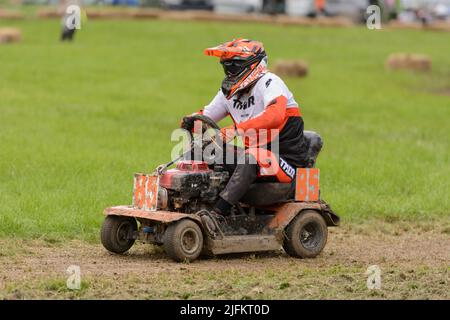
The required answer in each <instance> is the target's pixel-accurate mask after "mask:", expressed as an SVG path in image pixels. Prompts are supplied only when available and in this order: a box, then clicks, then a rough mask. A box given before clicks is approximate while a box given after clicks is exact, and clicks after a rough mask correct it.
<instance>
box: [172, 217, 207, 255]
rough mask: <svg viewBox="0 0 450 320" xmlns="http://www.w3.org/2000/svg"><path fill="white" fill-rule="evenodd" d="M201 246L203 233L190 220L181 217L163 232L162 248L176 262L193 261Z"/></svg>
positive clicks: (200, 250)
mask: <svg viewBox="0 0 450 320" xmlns="http://www.w3.org/2000/svg"><path fill="white" fill-rule="evenodd" d="M202 248H203V234H202V231H201V229H200V227H199V226H198V225H197V224H196V223H195V222H194V221H192V220H189V219H183V220H180V221H178V222H175V223H173V224H171V225H170V226H169V227H167V230H166V232H165V233H164V250H165V251H166V253H167V255H168V256H169V257H170V258H172V259H173V260H175V261H177V262H182V261H193V260H195V259H197V258H198V256H199V255H200V253H201V252H202Z"/></svg>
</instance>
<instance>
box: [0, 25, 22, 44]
mask: <svg viewBox="0 0 450 320" xmlns="http://www.w3.org/2000/svg"><path fill="white" fill-rule="evenodd" d="M21 40H22V32H20V30H19V29H17V28H0V43H12V42H20V41H21Z"/></svg>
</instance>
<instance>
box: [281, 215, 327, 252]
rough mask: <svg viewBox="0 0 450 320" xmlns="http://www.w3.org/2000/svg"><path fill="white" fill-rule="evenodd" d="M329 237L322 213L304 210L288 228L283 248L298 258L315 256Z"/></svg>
mask: <svg viewBox="0 0 450 320" xmlns="http://www.w3.org/2000/svg"><path fill="white" fill-rule="evenodd" d="M327 238H328V228H327V224H326V222H325V220H324V219H323V217H322V216H321V214H320V213H318V212H317V211H314V210H305V211H302V212H301V213H300V214H299V215H298V216H297V217H295V218H294V220H292V221H291V223H289V225H288V226H287V228H286V236H285V239H284V243H283V248H284V250H285V251H286V253H287V254H289V255H290V256H293V257H297V258H314V257H316V256H317V255H318V254H319V253H321V252H322V250H323V248H324V247H325V244H326V243H327Z"/></svg>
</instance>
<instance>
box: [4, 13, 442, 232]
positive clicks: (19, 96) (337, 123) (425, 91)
mask: <svg viewBox="0 0 450 320" xmlns="http://www.w3.org/2000/svg"><path fill="white" fill-rule="evenodd" d="M0 26H17V27H20V28H21V29H22V31H23V33H24V40H23V42H22V43H20V44H14V45H3V46H1V47H0V62H1V68H0V143H1V144H0V206H1V207H0V236H17V237H43V238H52V237H70V238H71V237H75V238H84V239H96V237H97V235H98V232H99V228H100V224H101V221H102V219H103V218H102V214H101V213H102V210H103V208H104V207H107V206H111V205H117V204H127V203H130V202H131V188H132V174H133V173H134V172H137V171H151V170H152V169H154V168H155V167H156V166H157V165H158V164H160V163H163V162H165V161H167V160H168V159H169V157H170V151H171V148H172V146H173V145H174V143H171V142H170V133H171V131H172V130H173V129H174V128H176V127H177V126H178V125H179V121H180V119H181V117H182V116H183V115H185V114H187V113H190V112H193V111H195V110H197V109H200V108H201V107H202V106H203V105H205V104H207V103H208V102H209V100H210V99H211V98H212V97H213V95H214V94H215V93H216V92H217V90H218V88H219V85H220V81H221V79H222V71H221V67H220V66H219V65H218V63H217V61H216V60H215V59H212V58H208V57H204V56H203V55H202V50H203V49H204V48H205V47H207V46H211V45H215V44H218V43H220V42H222V41H224V40H227V39H231V38H233V37H238V36H245V37H251V38H256V39H259V40H261V41H263V42H264V44H265V46H266V48H267V51H268V54H269V58H270V61H272V62H273V61H275V60H277V59H281V58H303V59H306V60H307V61H308V62H309V63H310V66H311V72H310V76H308V77H307V78H306V79H301V80H298V79H286V82H287V84H288V85H289V87H290V89H291V90H292V91H293V92H294V94H295V96H296V98H297V100H298V101H299V102H300V103H301V105H302V110H303V114H304V119H305V123H306V129H313V130H317V131H318V132H320V134H321V135H322V136H323V138H324V140H325V146H324V149H323V151H322V153H321V155H320V157H319V161H318V166H319V167H320V168H321V188H322V196H323V198H324V199H326V200H327V201H328V202H329V203H330V204H331V205H332V207H333V208H334V209H335V210H336V211H337V212H338V213H339V214H340V215H341V216H342V217H343V218H344V220H347V221H348V220H363V219H367V218H369V217H372V216H377V217H378V216H390V217H395V219H397V218H402V219H403V218H405V219H409V218H411V219H425V218H427V217H431V216H433V217H434V216H450V209H449V207H450V205H449V200H448V199H449V196H448V195H449V188H448V184H449V181H450V170H449V142H448V137H449V136H450V129H449V116H450V97H449V96H445V95H438V94H435V91H439V90H442V89H447V90H448V89H450V55H449V54H448V53H449V51H450V42H449V41H448V34H446V33H432V32H418V31H411V30H405V31H382V32H376V31H368V30H366V29H364V28H351V29H330V28H312V27H310V28H300V27H281V26H270V25H257V24H247V23H243V24H237V23H234V24H219V23H217V24H212V23H207V22H204V23H200V22H195V23H188V22H175V21H89V22H88V23H87V24H84V25H83V29H82V30H81V32H79V33H78V34H77V35H76V41H75V42H74V43H73V44H61V43H59V42H58V37H59V27H60V21H59V20H57V19H56V20H46V21H43V20H26V21H0ZM397 51H408V52H420V53H425V54H429V55H430V56H431V57H432V58H433V63H434V65H433V72H432V73H431V74H413V73H409V72H398V73H392V72H388V71H386V70H385V69H384V68H383V64H384V60H385V59H386V57H387V56H388V55H389V54H390V53H392V52H397Z"/></svg>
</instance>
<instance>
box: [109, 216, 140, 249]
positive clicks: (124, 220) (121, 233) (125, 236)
mask: <svg viewBox="0 0 450 320" xmlns="http://www.w3.org/2000/svg"><path fill="white" fill-rule="evenodd" d="M136 230H137V222H136V220H135V219H134V218H128V217H121V216H107V217H106V218H105V221H103V225H102V231H101V235H100V238H101V241H102V244H103V246H104V247H105V248H106V250H108V251H111V252H114V253H124V252H126V251H128V249H130V248H131V246H132V245H133V244H134V238H133V233H134V232H135V231H136Z"/></svg>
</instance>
